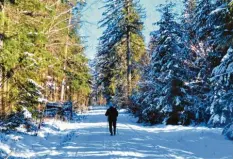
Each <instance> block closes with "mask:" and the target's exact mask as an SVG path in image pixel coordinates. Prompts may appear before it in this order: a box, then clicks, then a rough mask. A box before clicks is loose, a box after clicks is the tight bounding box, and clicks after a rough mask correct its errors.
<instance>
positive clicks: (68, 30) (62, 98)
mask: <svg viewBox="0 0 233 159" xmlns="http://www.w3.org/2000/svg"><path fill="white" fill-rule="evenodd" d="M69 14H70V15H69V22H68V26H70V25H71V18H72V12H70V13H69ZM69 33H70V27H68V29H67V36H66V45H65V62H64V71H65V70H66V62H67V61H66V60H67V53H68V40H69ZM66 82H67V81H66V76H64V78H63V80H62V86H61V101H64V97H65V86H66Z"/></svg>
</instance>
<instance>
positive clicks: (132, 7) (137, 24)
mask: <svg viewBox="0 0 233 159" xmlns="http://www.w3.org/2000/svg"><path fill="white" fill-rule="evenodd" d="M104 8H105V9H106V10H105V11H104V13H103V14H102V15H103V17H104V18H103V20H102V21H100V24H101V25H100V27H103V28H104V29H105V30H104V32H103V35H102V36H101V37H100V39H99V40H100V42H99V43H100V44H99V47H98V48H99V49H98V54H97V59H98V61H99V62H98V63H99V64H97V66H99V70H100V74H102V75H100V77H101V78H102V79H100V81H101V82H103V83H104V89H105V90H106V92H105V96H106V98H107V100H109V98H110V97H111V96H114V98H115V99H114V100H117V101H118V102H119V101H120V99H121V100H123V101H124V102H123V103H125V102H126V101H127V98H128V97H129V95H130V94H131V93H130V92H131V89H132V88H135V86H136V82H137V81H138V78H139V77H138V74H139V69H138V65H140V63H142V62H141V60H140V59H141V57H143V55H144V53H145V47H144V40H143V36H142V29H143V23H142V22H141V19H142V18H143V12H142V8H141V6H140V5H139V1H136V0H134V1H132V0H125V1H120V0H116V1H110V0H106V1H105V6H104ZM125 81H127V82H125ZM125 83H127V85H125ZM125 87H126V88H127V90H125ZM131 87H132V88H131ZM124 92H125V93H124ZM127 96H128V97H127ZM118 97H119V99H118ZM126 104H127V103H125V104H124V105H126Z"/></svg>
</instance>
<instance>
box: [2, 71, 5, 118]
mask: <svg viewBox="0 0 233 159" xmlns="http://www.w3.org/2000/svg"><path fill="white" fill-rule="evenodd" d="M1 83H2V92H1V93H2V99H1V100H2V101H1V102H2V117H3V118H4V117H5V113H6V110H5V109H6V108H5V92H6V91H5V88H6V84H5V83H6V76H5V70H4V69H2V82H1Z"/></svg>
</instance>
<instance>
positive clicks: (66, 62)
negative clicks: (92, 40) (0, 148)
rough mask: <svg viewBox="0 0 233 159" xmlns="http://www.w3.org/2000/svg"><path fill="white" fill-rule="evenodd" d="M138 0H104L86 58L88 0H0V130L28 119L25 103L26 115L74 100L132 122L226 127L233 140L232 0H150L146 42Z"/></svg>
mask: <svg viewBox="0 0 233 159" xmlns="http://www.w3.org/2000/svg"><path fill="white" fill-rule="evenodd" d="M141 1H143V0H141ZM141 1H140V0H103V4H104V5H103V7H102V9H103V10H104V11H103V13H102V19H101V20H100V21H99V27H100V28H101V29H103V32H102V35H101V36H100V37H96V38H98V46H96V47H97V52H96V57H95V58H94V59H93V60H90V59H88V58H87V56H86V55H85V50H86V44H85V37H83V36H82V34H81V33H80V30H81V27H82V23H83V21H82V17H83V10H84V8H85V7H86V5H88V2H85V1H84V0H82V1H77V0H0V128H1V130H0V133H1V131H3V129H2V127H4V131H5V130H6V129H5V128H7V130H8V129H15V128H16V127H18V126H19V125H21V124H25V120H27V119H24V118H26V117H24V116H23V115H22V114H23V113H24V112H25V110H27V111H29V112H30V113H31V114H32V121H33V119H37V118H39V117H41V115H42V114H43V111H44V109H45V105H46V103H48V102H67V101H71V102H72V103H73V111H74V112H79V111H80V110H87V109H88V107H89V106H93V105H108V104H109V103H113V104H114V105H116V106H117V108H119V109H120V108H124V109H127V110H128V111H129V112H130V113H131V114H133V115H134V117H136V118H137V119H138V120H137V122H138V123H146V124H148V125H150V126H152V125H157V124H164V125H182V126H200V125H204V126H205V127H209V128H223V132H222V133H223V135H225V136H226V137H227V138H228V139H231V140H233V98H232V97H233V1H232V0H180V1H181V3H182V6H177V5H176V4H175V3H174V1H168V0H167V1H166V3H163V4H161V5H158V6H154V7H155V9H156V10H154V12H159V13H160V20H159V21H154V22H151V24H153V25H154V26H156V27H155V28H157V29H155V30H154V31H152V32H151V33H150V41H149V44H147V43H146V42H145V35H144V32H143V30H144V29H145V24H144V20H145V18H146V12H145V8H144V7H143V5H141ZM177 7H180V9H179V12H177V10H175V9H176V8H177ZM87 47H88V46H87Z"/></svg>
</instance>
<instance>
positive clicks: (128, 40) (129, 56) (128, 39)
mask: <svg viewBox="0 0 233 159" xmlns="http://www.w3.org/2000/svg"><path fill="white" fill-rule="evenodd" d="M130 3H131V0H126V12H127V15H126V16H127V19H126V20H127V96H128V99H129V97H130V95H131V91H132V86H131V80H132V75H131V72H132V70H131V69H132V68H131V67H132V66H131V65H132V61H131V39H130V26H129V14H130Z"/></svg>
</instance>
